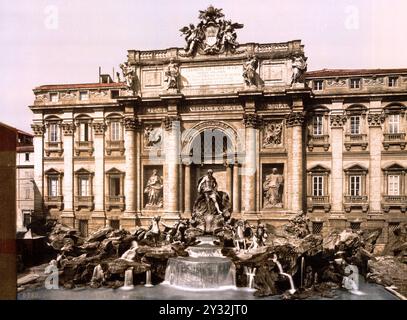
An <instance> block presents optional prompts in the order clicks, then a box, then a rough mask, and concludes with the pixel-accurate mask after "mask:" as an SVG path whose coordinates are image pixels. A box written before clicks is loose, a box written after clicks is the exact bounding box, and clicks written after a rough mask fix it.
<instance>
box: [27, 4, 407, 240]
mask: <svg viewBox="0 0 407 320" xmlns="http://www.w3.org/2000/svg"><path fill="white" fill-rule="evenodd" d="M212 9H214V8H212ZM212 9H210V8H208V10H206V11H204V15H203V16H202V15H201V16H200V22H199V24H197V26H196V27H195V26H193V27H194V28H192V27H189V28H187V27H185V28H184V29H181V31H182V32H183V33H185V35H186V37H185V38H186V47H185V48H170V49H165V50H156V51H138V50H129V51H128V59H127V61H126V62H125V63H123V64H122V65H121V68H122V70H123V79H120V77H119V79H118V81H113V80H112V78H111V77H110V76H109V75H103V74H102V75H100V81H99V83H88V84H63V85H43V86H39V87H37V88H35V89H34V94H35V101H34V104H33V105H32V106H30V108H31V110H32V112H33V114H34V118H33V125H32V128H33V131H34V135H35V136H34V148H35V155H34V156H35V160H34V161H35V168H34V172H35V173H34V176H35V183H36V188H37V189H38V190H39V192H36V194H35V195H36V198H35V213H34V216H35V217H48V218H52V219H58V220H60V221H62V222H63V223H65V224H67V225H70V226H72V227H75V228H77V229H78V230H80V232H81V233H82V234H83V235H87V233H88V232H90V231H92V230H95V229H97V228H99V227H103V226H105V225H110V226H112V227H114V228H120V227H123V228H128V229H131V228H134V227H136V226H137V225H140V224H142V225H146V224H149V221H150V219H151V217H152V216H155V215H160V216H161V217H162V219H163V220H164V221H174V220H175V219H178V218H179V217H180V216H181V217H187V218H188V217H190V216H191V212H192V211H193V205H194V200H195V198H196V197H197V193H198V192H197V185H198V180H199V178H200V177H202V176H203V175H204V174H206V171H207V170H208V169H212V170H213V171H214V177H215V178H216V179H217V182H218V190H222V191H225V192H226V193H227V194H228V195H229V198H230V201H231V203H232V207H231V208H230V210H231V211H232V212H233V213H232V217H234V218H237V219H240V218H243V219H247V220H250V221H253V222H254V221H256V220H258V219H260V220H262V221H264V222H267V223H270V224H273V225H275V226H280V225H282V224H283V223H286V222H287V220H288V219H290V218H291V217H292V216H293V215H294V214H297V213H298V212H300V211H303V212H306V213H307V215H308V217H309V218H310V221H311V223H312V225H311V228H312V231H313V232H314V233H323V234H326V233H327V232H329V231H330V230H332V229H344V228H352V229H355V230H357V229H375V228H381V229H382V231H383V232H382V236H381V238H380V241H381V242H382V243H385V242H387V240H388V235H389V232H391V230H393V229H394V228H396V227H397V226H398V224H399V223H400V222H402V221H406V220H407V219H406V218H407V213H406V208H407V192H406V182H407V178H406V172H407V149H406V142H407V139H406V129H407V118H406V108H407V69H391V70H384V69H376V70H364V69H363V70H329V69H324V70H319V71H310V72H307V71H306V61H307V58H306V57H305V53H304V46H303V45H302V44H301V42H300V41H298V40H296V41H290V42H285V43H267V44H257V43H247V44H238V43H237V42H236V32H237V29H239V28H241V27H243V25H240V24H237V23H234V24H232V23H231V22H230V21H226V20H224V19H223V14H222V13H221V11H216V10H218V9H214V10H215V11H213V10H212Z"/></svg>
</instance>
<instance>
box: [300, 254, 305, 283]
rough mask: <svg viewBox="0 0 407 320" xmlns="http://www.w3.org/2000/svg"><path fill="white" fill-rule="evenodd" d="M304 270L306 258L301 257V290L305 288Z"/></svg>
mask: <svg viewBox="0 0 407 320" xmlns="http://www.w3.org/2000/svg"><path fill="white" fill-rule="evenodd" d="M304 268H305V264H304V257H301V283H300V287H301V288H302V287H303V286H304Z"/></svg>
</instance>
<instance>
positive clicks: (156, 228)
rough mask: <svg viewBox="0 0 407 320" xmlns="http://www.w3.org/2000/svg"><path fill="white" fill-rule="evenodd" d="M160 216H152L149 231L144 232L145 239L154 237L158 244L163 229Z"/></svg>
mask: <svg viewBox="0 0 407 320" xmlns="http://www.w3.org/2000/svg"><path fill="white" fill-rule="evenodd" d="M160 220H161V217H160V216H154V217H152V218H151V225H150V227H149V228H148V230H147V232H146V233H145V234H144V239H151V238H153V240H154V243H155V245H156V246H158V242H159V240H160V235H161V230H160V225H159V223H160Z"/></svg>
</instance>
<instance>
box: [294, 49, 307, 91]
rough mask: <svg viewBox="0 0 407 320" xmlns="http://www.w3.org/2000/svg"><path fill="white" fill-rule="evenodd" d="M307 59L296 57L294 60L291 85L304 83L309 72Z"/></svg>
mask: <svg viewBox="0 0 407 320" xmlns="http://www.w3.org/2000/svg"><path fill="white" fill-rule="evenodd" d="M306 60H307V59H306V58H304V57H302V56H298V57H294V60H293V75H292V77H291V85H292V84H294V83H299V82H303V81H304V79H303V75H304V73H305V71H307V62H306Z"/></svg>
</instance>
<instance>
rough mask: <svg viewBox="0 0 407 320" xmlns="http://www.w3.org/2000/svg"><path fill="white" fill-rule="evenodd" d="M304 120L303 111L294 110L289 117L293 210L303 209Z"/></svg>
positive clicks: (290, 178) (290, 201)
mask: <svg viewBox="0 0 407 320" xmlns="http://www.w3.org/2000/svg"><path fill="white" fill-rule="evenodd" d="M303 122H304V114H303V112H292V113H290V115H289V116H288V119H287V128H289V129H291V139H292V140H291V142H290V146H289V155H288V166H289V168H288V172H289V174H290V176H289V183H290V184H291V189H290V190H291V192H290V193H289V203H291V210H292V211H293V212H299V211H300V210H302V191H303V190H302V189H303V169H302V168H303V154H302V124H303Z"/></svg>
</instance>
